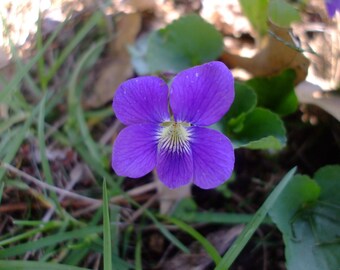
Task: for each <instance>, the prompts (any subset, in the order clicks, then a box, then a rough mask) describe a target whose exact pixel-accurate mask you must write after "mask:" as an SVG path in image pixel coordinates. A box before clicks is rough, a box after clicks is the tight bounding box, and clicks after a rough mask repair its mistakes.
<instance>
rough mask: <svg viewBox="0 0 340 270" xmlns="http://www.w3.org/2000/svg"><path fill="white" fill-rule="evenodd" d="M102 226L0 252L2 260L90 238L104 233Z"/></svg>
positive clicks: (50, 237) (41, 239)
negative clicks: (72, 240)
mask: <svg viewBox="0 0 340 270" xmlns="http://www.w3.org/2000/svg"><path fill="white" fill-rule="evenodd" d="M102 230H103V228H102V226H92V227H86V228H82V229H76V230H73V231H68V232H64V233H59V234H55V235H51V236H47V237H44V238H40V239H38V240H36V241H34V242H27V243H23V244H21V245H16V246H13V247H10V248H7V249H5V250H0V258H8V257H13V256H17V255H20V254H23V253H25V252H27V251H34V250H38V249H41V248H44V247H48V246H50V245H55V244H58V243H61V242H64V241H67V240H71V239H78V238H84V237H89V236H90V235H91V234H96V233H100V232H102Z"/></svg>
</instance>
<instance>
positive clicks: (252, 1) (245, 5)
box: [240, 0, 268, 36]
mask: <svg viewBox="0 0 340 270" xmlns="http://www.w3.org/2000/svg"><path fill="white" fill-rule="evenodd" d="M240 4H241V7H242V10H243V13H244V15H246V17H247V18H248V20H249V21H250V23H251V24H252V26H253V27H254V29H255V30H256V31H257V32H258V33H259V34H260V36H264V35H266V34H267V29H268V25H267V12H268V0H240Z"/></svg>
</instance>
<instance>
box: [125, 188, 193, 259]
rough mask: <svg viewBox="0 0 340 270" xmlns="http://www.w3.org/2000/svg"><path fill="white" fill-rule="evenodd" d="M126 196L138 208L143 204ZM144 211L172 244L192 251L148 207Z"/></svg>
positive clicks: (185, 251) (187, 251)
mask: <svg viewBox="0 0 340 270" xmlns="http://www.w3.org/2000/svg"><path fill="white" fill-rule="evenodd" d="M124 196H125V197H126V199H127V200H128V201H129V202H130V203H131V204H132V205H134V206H136V207H138V208H140V207H141V205H139V204H138V203H137V202H135V201H134V200H132V199H131V198H130V197H129V196H127V194H124ZM144 213H145V214H146V216H148V217H149V218H150V219H151V220H152V222H153V223H154V224H155V226H156V227H157V228H158V229H159V230H160V232H161V233H162V234H163V235H164V237H165V238H167V239H168V240H169V241H170V242H171V243H172V244H174V245H175V246H176V247H178V248H179V249H180V250H181V251H183V252H184V253H190V251H189V249H188V248H187V247H186V246H185V245H184V244H183V243H182V242H181V241H179V240H178V239H177V238H176V236H174V235H173V234H172V233H171V232H170V231H169V230H168V229H167V228H166V227H165V226H164V225H163V224H162V223H161V222H159V221H158V220H157V218H156V217H155V216H154V214H152V212H151V211H149V210H148V209H144Z"/></svg>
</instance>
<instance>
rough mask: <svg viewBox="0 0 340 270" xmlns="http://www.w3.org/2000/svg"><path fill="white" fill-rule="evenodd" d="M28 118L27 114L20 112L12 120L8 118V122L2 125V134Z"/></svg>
mask: <svg viewBox="0 0 340 270" xmlns="http://www.w3.org/2000/svg"><path fill="white" fill-rule="evenodd" d="M27 117H28V114H27V113H24V112H19V113H17V114H15V115H13V116H11V117H10V118H7V119H6V121H4V122H2V123H0V134H1V133H3V132H4V131H6V130H8V129H9V128H11V127H12V126H13V125H16V124H18V123H20V122H22V121H24V120H26V119H27Z"/></svg>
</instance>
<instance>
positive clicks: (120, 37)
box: [82, 13, 141, 108]
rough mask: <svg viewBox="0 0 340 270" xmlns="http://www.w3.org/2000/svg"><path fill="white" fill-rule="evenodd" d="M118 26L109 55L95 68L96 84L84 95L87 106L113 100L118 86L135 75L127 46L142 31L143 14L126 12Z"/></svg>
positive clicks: (94, 106) (100, 104)
mask: <svg viewBox="0 0 340 270" xmlns="http://www.w3.org/2000/svg"><path fill="white" fill-rule="evenodd" d="M116 28H117V32H116V34H115V38H114V39H113V41H112V42H111V43H110V44H109V45H108V55H107V57H106V58H105V59H104V60H103V61H101V62H100V63H99V64H98V65H97V67H96V68H94V69H93V73H95V75H94V76H93V77H95V78H96V79H95V82H94V86H93V85H92V86H91V87H88V88H87V89H86V90H85V94H84V95H83V100H82V103H83V105H84V107H86V108H98V107H101V106H102V105H104V104H105V103H107V102H109V101H110V100H112V97H113V96H114V93H115V91H116V89H117V88H118V86H119V85H120V84H121V83H122V82H124V81H125V80H127V79H128V78H130V77H131V76H132V75H133V68H132V65H131V61H130V55H129V53H128V49H127V47H128V45H129V44H132V43H133V42H134V41H135V39H136V37H137V34H138V33H139V31H140V28H141V15H140V14H139V13H133V14H124V15H123V16H122V17H121V18H120V19H119V20H118V22H117V26H116ZM90 76H91V75H90Z"/></svg>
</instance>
